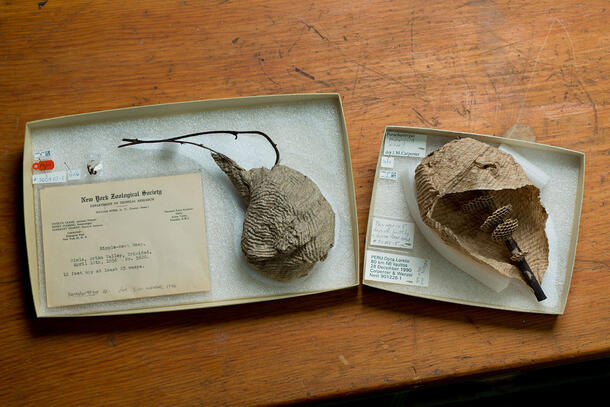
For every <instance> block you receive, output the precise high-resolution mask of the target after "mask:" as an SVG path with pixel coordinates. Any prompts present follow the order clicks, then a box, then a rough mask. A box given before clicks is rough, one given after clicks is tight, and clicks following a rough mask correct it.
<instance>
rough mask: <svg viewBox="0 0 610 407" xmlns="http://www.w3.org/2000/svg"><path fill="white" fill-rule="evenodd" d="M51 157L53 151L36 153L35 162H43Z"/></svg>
mask: <svg viewBox="0 0 610 407" xmlns="http://www.w3.org/2000/svg"><path fill="white" fill-rule="evenodd" d="M50 157H51V150H45V151H39V152H37V153H34V161H38V160H43V159H46V158H50Z"/></svg>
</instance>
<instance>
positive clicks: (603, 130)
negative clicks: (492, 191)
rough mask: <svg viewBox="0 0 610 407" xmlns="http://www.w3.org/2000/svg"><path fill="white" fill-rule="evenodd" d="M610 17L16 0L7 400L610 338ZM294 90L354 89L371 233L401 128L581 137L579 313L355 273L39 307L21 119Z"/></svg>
mask: <svg viewBox="0 0 610 407" xmlns="http://www.w3.org/2000/svg"><path fill="white" fill-rule="evenodd" d="M40 4H42V2H41V3H40ZM609 20H610V4H609V3H608V2H606V1H589V2H577V1H572V0H565V1H561V2H557V1H517V0H515V1H489V2H487V1H467V0H461V1H456V2H451V1H438V2H433V1H429V0H423V1H394V2H393V1H351V2H347V1H344V0H329V1H322V0H311V1H308V2H298V1H296V2H295V1H293V0H277V1H276V0H265V1H258V0H257V1H248V2H246V1H243V2H238V1H228V0H224V1H195V0H186V1H131V2H129V1H107V2H102V1H57V0H50V1H48V2H46V4H44V5H39V3H38V2H37V1H15V0H6V1H2V2H1V4H0V137H1V139H0V141H1V144H0V174H1V176H0V196H1V197H2V199H1V200H0V225H1V227H0V317H1V321H2V323H1V324H0V362H1V365H0V366H1V367H0V405H45V406H66V405H185V406H190V405H195V406H196V405H236V406H242V405H257V404H274V403H287V402H294V401H306V400H315V401H319V400H323V399H327V398H331V397H339V396H346V395H350V394H362V393H365V392H371V391H381V390H388V389H398V388H406V387H409V386H415V385H424V384H430V383H436V382H441V381H446V380H458V379H460V378H464V377H470V376H473V375H487V374H492V373H497V372H503V371H510V370H515V369H523V368H530V367H533V366H542V365H549V364H558V363H565V362H569V361H574V360H582V359H588V358H595V357H600V356H605V355H609V354H610V263H609V262H610V239H609V231H610V215H609V210H608V207H607V206H606V205H608V203H609V202H610V188H608V185H609V184H608V182H609V181H610V180H609V179H608V178H610V176H609V175H608V164H609V160H608V155H609V152H610V106H609V104H610V92H609V89H610V78H609V75H610V58H609V53H610V45H609V44H610V29H609V26H608V21H609ZM298 92H338V93H340V94H341V97H342V100H343V102H344V107H345V116H346V120H347V126H348V132H349V140H350V150H351V154H352V159H353V166H354V175H355V184H356V190H357V201H358V222H359V227H360V242H361V245H363V243H364V232H365V230H366V224H367V216H368V211H369V201H370V195H371V190H372V185H373V176H374V171H375V164H376V160H377V154H378V151H379V147H380V141H381V137H382V131H383V128H384V126H385V125H387V124H394V125H406V126H421V127H436V128H443V129H449V130H456V131H472V132H477V133H484V134H495V135H502V134H504V133H505V132H506V131H507V130H508V129H509V128H511V126H513V125H514V124H515V123H520V124H522V125H527V126H529V127H530V128H531V132H532V133H533V134H534V135H535V136H536V138H537V141H538V142H541V143H546V144H552V145H556V146H561V147H565V148H569V149H574V150H579V151H583V152H585V153H586V179H585V193H584V204H583V210H582V221H581V226H580V235H579V243H578V250H577V256H576V264H575V267H574V275H573V279H572V287H571V291H570V296H569V299H568V304H567V308H566V312H565V315H563V316H559V317H553V316H544V315H533V314H521V313H515V312H503V311H498V310H490V309H482V308H475V307H468V306H459V305H454V304H448V303H441V302H435V301H429V300H423V299H417V298H411V297H408V296H402V295H398V294H393V293H389V292H384V291H379V290H376V289H373V288H368V287H364V288H363V287H361V288H358V289H349V290H343V291H338V292H333V293H328V294H321V295H314V296H309V297H304V298H295V299H289V300H281V301H275V302H268V303H260V304H251V305H243V306H231V307H224V308H218V309H205V310H194V311H185V312H172V313H162V314H148V315H135V316H121V317H100V318H77V319H50V320H37V319H35V318H34V317H33V316H32V305H31V304H32V300H31V295H30V287H29V279H28V277H27V261H26V257H25V247H24V243H23V242H24V236H23V220H22V209H21V208H22V202H21V185H20V178H21V163H22V151H23V137H24V124H25V123H26V122H28V121H31V120H36V119H43V118H49V117H54V116H60V115H68V114H74V113H83V112H90V111H97V110H104V109H112V108H120V107H127V106H136V105H147V104H156V103H166V102H177V101H188V100H197V99H211V98H223V97H233V96H248V95H261V94H278V93H298ZM360 256H361V258H362V253H360Z"/></svg>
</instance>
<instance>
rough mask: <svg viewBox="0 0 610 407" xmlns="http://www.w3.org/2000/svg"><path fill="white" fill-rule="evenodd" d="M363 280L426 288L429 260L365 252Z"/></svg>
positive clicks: (428, 275) (372, 251)
mask: <svg viewBox="0 0 610 407" xmlns="http://www.w3.org/2000/svg"><path fill="white" fill-rule="evenodd" d="M364 279H365V280H371V281H381V282H385V283H396V284H404V285H415V286H420V287H427V286H428V282H429V280H430V260H427V259H420V258H419V257H410V256H402V255H399V254H392V253H384V252H378V251H374V250H367V251H366V260H365V272H364Z"/></svg>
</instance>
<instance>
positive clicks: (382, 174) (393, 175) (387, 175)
mask: <svg viewBox="0 0 610 407" xmlns="http://www.w3.org/2000/svg"><path fill="white" fill-rule="evenodd" d="M379 178H383V179H391V180H393V181H396V180H397V179H398V173H397V172H396V171H392V170H379Z"/></svg>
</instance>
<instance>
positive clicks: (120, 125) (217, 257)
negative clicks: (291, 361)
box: [26, 95, 359, 316]
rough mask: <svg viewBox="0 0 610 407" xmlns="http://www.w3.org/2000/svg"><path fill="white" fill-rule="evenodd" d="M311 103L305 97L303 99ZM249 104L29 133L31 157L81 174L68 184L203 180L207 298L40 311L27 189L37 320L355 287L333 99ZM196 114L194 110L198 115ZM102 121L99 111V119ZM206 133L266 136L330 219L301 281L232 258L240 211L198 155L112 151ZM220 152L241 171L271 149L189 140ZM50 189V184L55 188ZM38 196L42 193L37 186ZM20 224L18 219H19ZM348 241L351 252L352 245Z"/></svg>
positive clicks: (269, 160)
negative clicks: (327, 239) (318, 255)
mask: <svg viewBox="0 0 610 407" xmlns="http://www.w3.org/2000/svg"><path fill="white" fill-rule="evenodd" d="M308 96H311V97H308ZM264 98H265V99H264V100H260V99H259V101H258V103H254V102H252V99H257V98H247V99H250V100H249V101H248V103H243V104H241V103H239V100H238V102H233V103H231V104H229V106H230V107H223V103H222V101H220V102H218V101H215V102H216V104H215V108H214V109H210V108H209V107H208V106H207V105H206V106H202V105H200V103H203V102H190V103H186V104H184V108H181V107H180V106H178V107H176V105H169V106H170V107H172V108H171V109H168V110H169V112H168V113H160V112H159V111H160V109H159V106H154V108H155V109H152V111H151V112H150V113H147V110H141V109H146V108H139V109H140V110H139V111H138V112H137V113H138V114H137V115H134V116H135V117H130V115H127V114H122V115H119V116H118V117H117V118H114V119H103V120H96V119H97V118H96V116H95V114H92V115H93V116H92V118H91V120H88V121H86V122H85V123H80V124H69V125H60V126H54V127H51V126H46V125H44V123H43V124H42V125H34V126H31V129H30V134H31V143H32V152H37V151H44V150H51V151H52V155H53V159H54V160H55V162H56V166H62V167H63V166H64V165H65V166H67V167H70V169H80V170H81V173H82V174H84V176H83V177H82V178H81V179H80V180H78V181H69V182H68V184H78V183H90V182H105V181H112V180H119V179H126V178H142V177H152V176H159V175H168V174H180V173H188V172H194V171H198V172H200V173H201V176H202V186H203V193H204V209H205V216H206V235H207V244H208V254H209V270H210V282H211V290H210V291H209V292H204V293H194V294H181V295H173V296H164V297H151V298H142V299H134V300H125V301H115V302H105V303H97V304H87V305H76V306H70V307H57V308H55V307H54V308H48V307H47V306H46V302H45V298H44V297H45V289H44V284H45V281H44V264H43V261H42V247H41V246H42V239H41V229H40V208H39V207H38V205H39V199H38V192H39V189H40V188H41V187H39V186H38V185H37V186H35V188H34V203H35V220H36V232H37V233H36V235H37V249H38V251H37V256H38V260H39V269H38V271H37V272H38V278H39V293H40V296H41V298H40V307H39V310H38V311H39V315H40V316H56V315H81V314H90V313H104V312H117V311H130V310H136V309H142V308H145V309H147V310H149V311H153V310H154V308H159V307H168V306H169V307H171V306H173V305H183V304H204V305H205V304H208V306H209V305H210V304H213V303H216V302H220V303H227V302H228V303H231V302H241V301H240V300H241V299H243V302H249V301H256V300H257V299H258V300H260V299H267V297H283V296H293V295H302V294H307V293H313V292H320V291H328V290H334V289H339V288H345V287H349V286H354V285H357V284H358V279H359V277H358V264H357V262H358V256H357V239H355V238H354V236H357V223H356V220H355V202H354V198H353V196H354V192H353V179H352V174H351V163H350V160H349V150H348V147H347V136H346V134H345V128H344V121H343V116H342V110H341V105H340V101H339V99H338V95H326V97H324V96H322V95H315V96H314V95H294V96H278V97H264ZM198 106H202V107H198ZM104 113H107V112H104ZM206 130H259V131H263V132H265V133H267V134H268V135H270V136H271V137H272V138H273V139H274V141H275V142H276V143H277V145H278V148H279V150H280V153H281V164H284V165H287V166H290V167H292V168H294V169H296V170H298V171H300V172H302V173H303V174H305V175H307V176H308V177H310V178H311V179H312V180H313V181H314V182H315V183H316V184H317V185H318V187H319V188H320V190H321V191H322V193H323V194H324V196H325V197H326V199H327V200H328V201H329V202H330V204H331V206H332V208H333V210H334V212H335V216H336V222H335V245H334V247H333V248H332V249H331V250H330V252H329V256H328V258H327V259H326V260H325V261H323V262H319V263H318V264H316V266H314V269H313V270H312V271H311V272H310V273H309V275H308V276H306V277H303V278H300V279H297V280H295V281H293V282H289V283H280V282H276V281H273V280H270V279H268V278H266V277H264V276H262V275H261V274H259V273H257V272H256V271H254V270H253V269H252V268H251V267H250V266H249V265H248V264H247V262H246V261H245V258H244V256H243V254H242V252H241V248H240V239H241V231H242V222H243V219H244V211H245V205H244V203H243V201H242V199H241V197H240V196H239V195H238V193H237V192H236V190H235V188H234V187H233V185H231V183H230V181H229V179H228V178H227V176H226V175H225V174H224V173H223V172H222V171H221V170H220V169H219V168H218V167H217V165H216V164H215V163H214V161H213V160H212V158H211V157H210V154H209V152H208V151H207V150H203V149H200V148H197V147H194V146H179V145H174V144H149V145H138V146H135V147H130V148H123V149H117V146H118V145H119V144H120V143H121V139H122V138H125V137H126V138H141V139H146V138H149V139H152V138H155V139H158V138H166V137H172V136H178V135H183V134H189V133H193V132H198V131H206ZM193 141H198V142H202V143H204V144H206V145H208V146H209V147H211V148H213V149H215V150H217V151H220V152H223V153H225V154H226V155H228V156H229V157H231V158H232V159H234V160H235V161H236V162H237V163H238V164H240V165H241V166H242V167H244V168H246V169H250V168H252V167H261V166H267V167H271V166H272V165H273V162H274V160H275V154H274V152H273V149H272V148H271V146H270V145H269V144H268V142H267V141H265V140H264V139H263V138H262V137H260V136H256V135H240V136H239V137H238V139H237V140H234V138H233V137H232V136H228V135H217V136H205V138H199V139H197V140H195V139H194V140H193ZM91 158H94V159H98V160H101V162H102V164H103V169H102V171H101V172H100V174H99V175H98V176H88V175H86V174H87V171H86V163H87V161H88V160H89V159H91ZM30 182H31V180H30ZM54 185H57V184H54ZM43 187H46V186H43ZM26 216H27V215H26ZM355 242H356V243H355Z"/></svg>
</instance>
